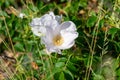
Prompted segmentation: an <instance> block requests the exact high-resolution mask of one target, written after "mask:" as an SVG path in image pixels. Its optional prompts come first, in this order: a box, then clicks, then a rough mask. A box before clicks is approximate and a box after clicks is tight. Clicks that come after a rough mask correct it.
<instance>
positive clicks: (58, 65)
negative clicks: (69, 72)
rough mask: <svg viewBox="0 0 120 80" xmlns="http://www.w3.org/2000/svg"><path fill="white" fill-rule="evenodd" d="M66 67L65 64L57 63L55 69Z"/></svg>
mask: <svg viewBox="0 0 120 80" xmlns="http://www.w3.org/2000/svg"><path fill="white" fill-rule="evenodd" d="M64 65H65V63H64V62H57V63H55V67H57V68H60V67H63V66H64Z"/></svg>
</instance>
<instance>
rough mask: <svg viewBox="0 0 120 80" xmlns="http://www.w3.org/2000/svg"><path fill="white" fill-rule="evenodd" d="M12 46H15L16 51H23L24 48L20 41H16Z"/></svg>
mask: <svg viewBox="0 0 120 80" xmlns="http://www.w3.org/2000/svg"><path fill="white" fill-rule="evenodd" d="M14 48H15V49H16V50H17V51H25V50H24V46H23V44H22V43H16V44H15V45H14Z"/></svg>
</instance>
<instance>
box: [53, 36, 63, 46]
mask: <svg viewBox="0 0 120 80" xmlns="http://www.w3.org/2000/svg"><path fill="white" fill-rule="evenodd" d="M63 42H64V39H63V37H62V36H61V35H56V36H55V37H54V38H53V44H54V45H55V46H60V45H62V44H63Z"/></svg>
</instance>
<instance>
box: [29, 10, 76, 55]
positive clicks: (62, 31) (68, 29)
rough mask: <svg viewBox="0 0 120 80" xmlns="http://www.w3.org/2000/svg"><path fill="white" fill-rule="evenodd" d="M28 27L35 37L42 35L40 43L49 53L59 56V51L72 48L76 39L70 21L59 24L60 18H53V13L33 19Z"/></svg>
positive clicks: (74, 28) (72, 24) (74, 27)
mask: <svg viewBox="0 0 120 80" xmlns="http://www.w3.org/2000/svg"><path fill="white" fill-rule="evenodd" d="M30 25H31V26H32V31H33V33H34V34H35V35H37V36H41V35H40V34H39V33H41V34H44V36H42V37H41V42H42V43H43V44H45V46H46V48H47V50H48V51H49V52H58V53H59V54H61V50H64V49H68V48H70V47H72V46H73V45H74V43H75V41H74V40H75V39H76V38H77V37H78V33H77V31H76V26H75V24H74V23H73V22H72V21H66V22H63V23H61V16H55V15H54V13H53V12H50V13H49V14H45V15H44V16H42V17H41V18H35V19H33V21H32V22H31V24H30Z"/></svg>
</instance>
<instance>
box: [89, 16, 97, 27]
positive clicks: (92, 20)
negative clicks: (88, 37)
mask: <svg viewBox="0 0 120 80" xmlns="http://www.w3.org/2000/svg"><path fill="white" fill-rule="evenodd" d="M96 21H97V17H96V16H94V15H92V16H90V17H89V18H88V20H87V27H93V26H94V24H95V22H96Z"/></svg>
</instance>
